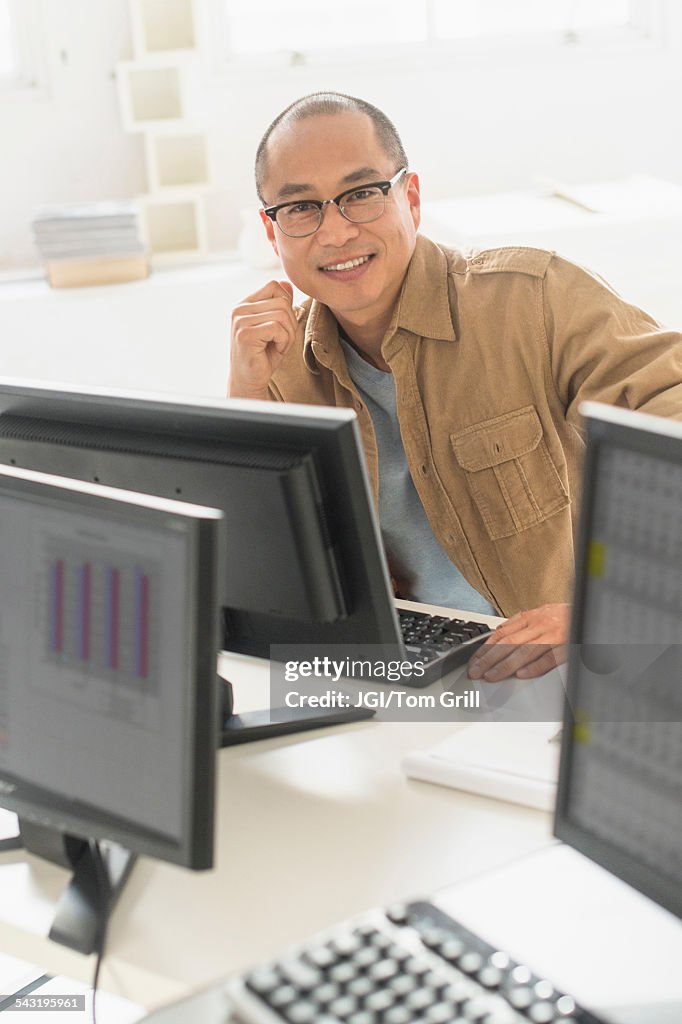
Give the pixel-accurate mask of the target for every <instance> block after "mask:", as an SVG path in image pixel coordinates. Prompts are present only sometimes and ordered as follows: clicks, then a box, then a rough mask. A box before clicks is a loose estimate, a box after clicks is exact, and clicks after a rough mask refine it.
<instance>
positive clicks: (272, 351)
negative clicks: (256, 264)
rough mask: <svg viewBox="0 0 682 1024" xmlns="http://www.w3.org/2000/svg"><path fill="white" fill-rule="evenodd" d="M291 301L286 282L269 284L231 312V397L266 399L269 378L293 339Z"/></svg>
mask: <svg viewBox="0 0 682 1024" xmlns="http://www.w3.org/2000/svg"><path fill="white" fill-rule="evenodd" d="M293 301H294V289H293V288H292V286H291V285H290V284H289V282H288V281H268V283H267V284H266V285H265V286H264V287H263V288H261V289H260V290H259V291H257V292H254V293H253V295H249V296H248V298H246V299H244V301H243V302H241V303H240V304H239V305H238V306H237V307H236V308H235V309H234V310H233V312H232V348H231V351H230V379H229V383H228V388H227V393H228V395H229V396H230V397H231V398H267V397H268V384H269V383H270V379H271V377H272V375H273V373H274V372H275V370H276V369H277V367H278V366H279V364H280V363H281V361H282V359H283V358H284V356H285V355H286V354H287V352H288V351H289V349H290V348H291V346H292V344H293V342H294V338H295V337H296V329H297V324H296V317H295V316H294V310H293Z"/></svg>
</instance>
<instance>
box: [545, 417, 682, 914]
mask: <svg viewBox="0 0 682 1024" xmlns="http://www.w3.org/2000/svg"><path fill="white" fill-rule="evenodd" d="M583 412H584V414H585V415H586V425H587V437H588V444H587V451H586V455H585V461H584V468H583V481H582V506H581V514H580V522H579V529H578V540H577V545H576V582H575V590H574V596H573V609H572V615H571V630H570V644H569V659H568V671H567V681H566V699H565V701H564V717H563V731H562V744H561V757H560V764H559V782H558V789H557V800H556V805H555V813H554V824H553V831H554V835H555V836H556V837H557V839H561V840H562V841H563V842H565V843H568V844H569V845H570V846H572V847H573V848H574V849H576V850H578V851H579V852H580V853H583V854H584V855H585V856H586V857H589V858H590V860H593V861H594V862H595V863H596V864H599V865H601V866H602V867H604V868H605V869H606V870H607V871H609V872H610V873H611V874H613V875H615V876H616V877H617V878H620V879H621V880H622V881H624V882H627V883H628V885H631V886H632V887H633V888H634V889H636V890H637V891H638V892H641V893H643V894H644V895H645V896H648V897H649V898H650V899H652V900H653V901H654V902H656V903H658V904H659V905H660V906H662V907H664V908H665V909H666V910H668V911H670V912H671V913H673V914H675V915H676V916H677V917H682V889H681V888H680V887H679V885H677V884H676V882H675V880H674V879H671V878H666V877H664V876H662V875H661V874H660V872H659V871H656V870H654V869H653V868H651V867H649V866H648V865H646V864H643V863H641V862H640V861H638V860H637V859H636V858H634V857H633V856H631V855H629V854H627V853H626V852H624V851H623V850H622V849H621V848H619V847H618V846H616V845H615V844H614V843H609V842H607V841H606V840H604V839H603V838H601V837H600V836H596V835H595V834H593V833H591V832H588V831H587V830H586V829H585V828H584V827H581V826H580V825H578V824H577V823H576V822H575V821H574V820H573V819H572V818H571V816H570V795H571V779H572V770H573V760H574V751H575V741H574V729H575V724H576V721H575V716H574V713H573V708H574V707H575V706H576V698H577V696H578V681H579V678H580V646H581V644H582V643H583V631H582V623H583V621H584V615H583V611H584V609H585V607H586V593H587V587H588V574H587V572H586V565H587V559H588V549H589V543H590V539H591V532H592V531H591V524H592V522H593V515H594V508H595V499H596V488H595V487H594V486H593V481H595V480H596V479H598V473H599V459H600V455H601V451H602V446H604V445H616V446H620V447H624V448H626V449H627V450H629V451H636V452H641V453H642V454H644V455H654V456H656V457H657V458H663V459H668V460H670V461H671V462H675V463H679V462H680V460H681V459H682V428H681V429H679V430H676V429H675V428H676V426H677V425H676V424H669V423H668V422H667V421H664V420H660V419H659V418H658V417H651V416H647V415H646V414H637V413H634V414H631V415H630V416H628V414H627V413H626V414H625V416H623V415H622V414H620V413H619V412H614V411H612V410H610V409H609V408H608V407H601V408H600V406H599V405H598V404H597V403H586V404H585V407H584V409H583Z"/></svg>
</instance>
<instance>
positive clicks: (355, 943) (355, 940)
mask: <svg viewBox="0 0 682 1024" xmlns="http://www.w3.org/2000/svg"><path fill="white" fill-rule="evenodd" d="M361 948H362V939H361V938H360V936H358V935H353V934H348V935H339V937H338V938H336V939H334V941H333V942H332V943H331V949H332V951H333V952H335V953H336V954H337V955H338V956H340V957H349V956H353V954H354V953H357V951H358V950H359V949H361Z"/></svg>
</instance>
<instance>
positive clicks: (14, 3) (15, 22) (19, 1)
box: [0, 0, 48, 96]
mask: <svg viewBox="0 0 682 1024" xmlns="http://www.w3.org/2000/svg"><path fill="white" fill-rule="evenodd" d="M5 2H6V4H7V7H8V9H9V16H10V28H11V31H12V33H13V36H14V45H15V49H16V58H17V67H16V69H15V70H14V71H11V72H6V73H0V95H15V96H16V95H18V94H23V95H30V96H44V95H46V94H47V91H48V89H47V87H48V76H47V58H46V50H45V7H44V4H43V0H5Z"/></svg>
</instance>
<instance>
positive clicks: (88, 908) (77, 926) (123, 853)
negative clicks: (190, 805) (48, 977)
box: [0, 818, 136, 954]
mask: <svg viewBox="0 0 682 1024" xmlns="http://www.w3.org/2000/svg"><path fill="white" fill-rule="evenodd" d="M21 848H23V849H25V850H28V851H29V853H34V854H37V855H38V856H39V857H43V858H45V859H46V860H49V861H52V862H53V863H55V864H60V865H61V866H62V867H67V868H72V869H73V875H72V877H71V881H70V882H69V884H68V886H67V887H66V889H65V890H64V892H63V893H62V895H61V897H60V898H59V902H58V903H57V910H56V912H55V917H54V921H53V922H52V927H51V929H50V938H51V939H52V940H53V941H54V942H59V943H61V944H62V945H63V946H68V947H69V948H70V949H75V950H76V951H77V952H79V953H86V954H87V953H97V952H98V951H99V949H100V945H101V942H102V939H103V937H104V926H105V924H106V921H107V918H108V916H109V912H110V911H111V909H112V908H113V906H114V904H115V903H116V900H117V899H118V897H119V895H120V893H121V890H122V889H123V886H124V885H125V883H126V881H127V880H128V876H129V874H130V872H131V870H132V867H133V864H134V863H135V860H136V855H135V854H134V853H131V852H130V851H129V850H126V849H124V848H123V847H122V846H119V845H118V844H117V843H109V842H106V843H99V842H98V841H96V840H94V839H81V838H79V837H76V836H71V835H67V834H64V833H61V832H58V831H56V830H55V829H51V828H47V827H46V826H45V825H36V824H34V823H33V822H30V821H27V820H26V819H21V818H20V819H19V834H18V835H17V836H13V837H11V838H9V839H4V840H2V841H1V842H0V852H1V851H3V850H11V849H21Z"/></svg>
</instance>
